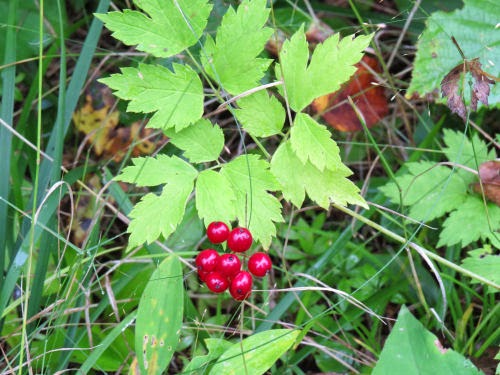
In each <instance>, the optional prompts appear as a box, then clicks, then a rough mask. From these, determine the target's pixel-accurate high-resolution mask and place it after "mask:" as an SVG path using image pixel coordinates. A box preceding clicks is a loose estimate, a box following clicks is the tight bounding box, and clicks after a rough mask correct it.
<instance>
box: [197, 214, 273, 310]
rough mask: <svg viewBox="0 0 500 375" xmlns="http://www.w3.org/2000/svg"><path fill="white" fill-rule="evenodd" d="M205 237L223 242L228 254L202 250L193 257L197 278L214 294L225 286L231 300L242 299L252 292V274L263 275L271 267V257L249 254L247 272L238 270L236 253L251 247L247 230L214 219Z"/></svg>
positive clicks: (221, 290) (216, 241)
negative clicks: (228, 251) (230, 226)
mask: <svg viewBox="0 0 500 375" xmlns="http://www.w3.org/2000/svg"><path fill="white" fill-rule="evenodd" d="M207 237H208V240H209V241H210V242H212V243H213V244H220V243H223V242H225V241H227V247H228V248H229V250H231V253H226V254H219V253H218V252H217V251H216V250H214V249H205V250H202V251H201V252H200V253H199V254H198V256H197V257H196V260H195V263H196V267H197V269H198V276H199V278H200V280H201V281H203V282H204V283H205V284H207V287H208V289H210V290H211V291H212V292H214V293H222V292H224V291H225V290H227V289H228V288H229V293H230V294H231V296H232V297H233V298H234V299H235V300H237V301H242V300H244V299H245V298H247V297H248V296H249V295H250V293H252V283H253V278H252V275H253V276H257V277H263V276H265V275H266V274H267V273H268V272H269V270H270V269H271V268H272V263H271V258H269V255H267V254H266V253H262V252H256V253H254V254H252V255H251V256H250V258H249V259H248V263H247V265H248V271H250V272H247V271H244V270H242V269H241V260H240V258H239V257H238V255H237V253H244V252H245V251H247V250H248V249H250V247H251V246H252V241H253V238H252V234H251V233H250V231H249V230H248V229H246V228H242V227H238V228H234V229H233V230H232V231H230V230H229V228H228V226H227V225H226V224H225V223H223V222H220V221H214V222H212V223H210V224H209V225H208V227H207Z"/></svg>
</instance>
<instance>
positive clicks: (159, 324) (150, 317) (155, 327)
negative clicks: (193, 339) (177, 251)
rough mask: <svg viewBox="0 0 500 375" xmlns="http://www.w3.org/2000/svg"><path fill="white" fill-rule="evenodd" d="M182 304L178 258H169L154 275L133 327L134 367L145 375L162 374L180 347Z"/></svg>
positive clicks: (145, 291) (181, 279)
mask: <svg viewBox="0 0 500 375" xmlns="http://www.w3.org/2000/svg"><path fill="white" fill-rule="evenodd" d="M183 300H184V285H183V275H182V268H181V263H180V261H179V258H177V256H174V255H170V256H168V257H167V258H165V260H163V261H162V262H161V263H160V265H159V266H158V268H157V269H156V270H155V271H154V272H153V274H152V275H151V278H150V279H149V281H148V284H147V285H146V288H145V289H144V292H143V294H142V296H141V300H140V302H139V308H138V312H137V320H136V326H135V353H136V355H137V364H138V365H139V367H140V369H141V373H144V374H162V373H163V371H164V370H165V369H166V367H167V366H168V365H169V363H170V360H171V359H172V355H173V354H174V352H175V348H176V347H177V344H178V343H179V337H180V331H181V328H182V317H183V310H184V309H183V307H184V305H183V304H182V303H179V301H183Z"/></svg>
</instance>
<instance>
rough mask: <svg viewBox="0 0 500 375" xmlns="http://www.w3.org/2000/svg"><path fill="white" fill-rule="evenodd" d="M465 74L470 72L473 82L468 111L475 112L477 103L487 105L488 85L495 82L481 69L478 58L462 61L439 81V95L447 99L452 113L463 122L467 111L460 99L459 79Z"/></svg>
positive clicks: (461, 98)
mask: <svg viewBox="0 0 500 375" xmlns="http://www.w3.org/2000/svg"><path fill="white" fill-rule="evenodd" d="M466 72H470V73H471V75H472V78H473V80H474V83H473V87H472V93H471V101H470V109H471V111H475V110H477V104H478V101H480V102H482V103H483V104H484V105H488V95H489V94H490V84H494V83H495V81H494V80H493V79H490V78H489V74H488V73H486V72H485V71H483V70H482V69H481V63H480V62H479V58H476V59H472V60H464V62H463V63H461V64H459V65H457V66H456V67H454V68H453V69H452V70H451V71H450V72H449V73H448V74H447V75H446V76H445V77H444V78H443V80H442V81H441V93H442V94H443V97H447V98H448V107H449V108H450V109H451V111H452V112H454V113H456V114H458V115H459V116H460V117H461V118H462V119H463V120H464V121H465V120H466V118H467V109H466V107H465V103H464V100H463V97H462V90H461V87H460V86H461V85H460V78H461V77H462V75H464V74H465V73H466Z"/></svg>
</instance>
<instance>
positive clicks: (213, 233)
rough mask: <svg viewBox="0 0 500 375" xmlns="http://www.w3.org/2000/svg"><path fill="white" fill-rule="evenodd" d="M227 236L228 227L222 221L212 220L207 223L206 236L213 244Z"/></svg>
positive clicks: (222, 240) (220, 241) (225, 238)
mask: <svg viewBox="0 0 500 375" xmlns="http://www.w3.org/2000/svg"><path fill="white" fill-rule="evenodd" d="M228 236H229V228H228V226H227V225H226V224H225V223H223V222H222V221H213V222H211V223H210V224H208V227H207V237H208V240H209V241H210V242H212V243H213V244H216V243H222V242H224V241H225V240H227V237H228Z"/></svg>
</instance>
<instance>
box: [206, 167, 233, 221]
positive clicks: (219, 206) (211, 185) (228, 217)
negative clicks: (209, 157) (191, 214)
mask: <svg viewBox="0 0 500 375" xmlns="http://www.w3.org/2000/svg"><path fill="white" fill-rule="evenodd" d="M196 209H197V210H198V216H199V217H200V218H201V219H203V220H204V222H205V225H206V226H208V224H210V223H211V222H212V221H223V222H225V223H229V222H231V221H234V220H235V219H236V196H235V193H234V191H233V189H232V185H231V183H230V182H229V180H228V179H227V178H226V177H225V176H223V175H222V174H220V173H218V172H215V171H213V170H209V169H207V170H204V171H203V172H201V173H200V174H199V176H198V179H197V180H196Z"/></svg>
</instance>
